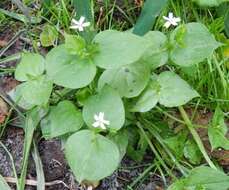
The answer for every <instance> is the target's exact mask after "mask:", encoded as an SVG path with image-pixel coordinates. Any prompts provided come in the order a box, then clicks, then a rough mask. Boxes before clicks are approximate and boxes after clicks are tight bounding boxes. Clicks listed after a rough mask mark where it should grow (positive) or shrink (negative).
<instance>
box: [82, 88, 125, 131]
mask: <svg viewBox="0 0 229 190" xmlns="http://www.w3.org/2000/svg"><path fill="white" fill-rule="evenodd" d="M114 110H115V111H114ZM100 112H103V113H104V119H105V120H108V121H110V125H108V126H107V127H108V129H112V130H114V131H117V130H119V129H120V128H121V127H122V126H123V124H124V121H125V110H124V106H123V102H122V99H121V98H120V96H119V94H118V93H117V92H116V91H115V90H113V89H112V88H111V87H109V86H104V87H103V89H102V90H101V91H100V92H99V93H98V94H97V95H94V96H91V97H90V98H88V99H87V101H86V102H85V105H84V107H83V118H84V121H85V122H86V124H87V125H88V126H89V127H92V124H93V123H94V115H95V114H96V115H98V114H99V113H100Z"/></svg>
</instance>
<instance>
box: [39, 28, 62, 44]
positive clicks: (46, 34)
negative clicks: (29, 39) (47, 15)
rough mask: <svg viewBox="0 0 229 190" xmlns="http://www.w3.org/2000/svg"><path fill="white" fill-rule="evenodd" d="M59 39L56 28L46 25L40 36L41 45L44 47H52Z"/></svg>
mask: <svg viewBox="0 0 229 190" xmlns="http://www.w3.org/2000/svg"><path fill="white" fill-rule="evenodd" d="M57 37H58V32H57V30H56V28H55V27H53V26H51V25H46V26H45V27H44V28H43V30H42V32H41V34H40V41H41V45H42V46H44V47H48V46H52V45H54V42H55V40H56V39H57Z"/></svg>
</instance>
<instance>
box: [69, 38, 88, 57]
mask: <svg viewBox="0 0 229 190" xmlns="http://www.w3.org/2000/svg"><path fill="white" fill-rule="evenodd" d="M65 48H66V49H67V50H68V52H69V53H70V54H73V55H79V54H80V52H81V51H82V50H84V49H85V48H86V42H85V40H84V39H83V38H82V37H80V36H76V35H69V34H65Z"/></svg>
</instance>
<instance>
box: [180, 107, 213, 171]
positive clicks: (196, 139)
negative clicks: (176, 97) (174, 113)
mask: <svg viewBox="0 0 229 190" xmlns="http://www.w3.org/2000/svg"><path fill="white" fill-rule="evenodd" d="M178 109H179V111H180V113H181V116H182V117H183V119H184V122H185V124H186V126H187V127H188V129H189V131H190V133H191V134H192V136H193V138H194V140H195V142H196V144H197V146H198V147H199V149H200V151H201V153H202V154H203V156H204V158H205V160H206V161H207V163H208V165H209V166H210V167H211V168H213V169H216V167H215V165H214V164H213V162H212V161H211V159H210V158H209V156H208V154H207V152H206V150H205V148H204V145H203V143H202V141H201V139H200V137H199V135H198V133H197V132H196V130H195V128H194V126H193V124H192V122H191V121H190V119H189V118H188V115H187V113H186V112H185V110H184V108H183V107H182V106H179V107H178Z"/></svg>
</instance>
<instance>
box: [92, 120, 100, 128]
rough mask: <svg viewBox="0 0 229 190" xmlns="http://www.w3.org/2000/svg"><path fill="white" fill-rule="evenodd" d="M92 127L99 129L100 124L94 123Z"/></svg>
mask: <svg viewBox="0 0 229 190" xmlns="http://www.w3.org/2000/svg"><path fill="white" fill-rule="evenodd" d="M92 126H93V127H95V128H97V127H100V122H99V121H96V122H94V123H93V124H92Z"/></svg>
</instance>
